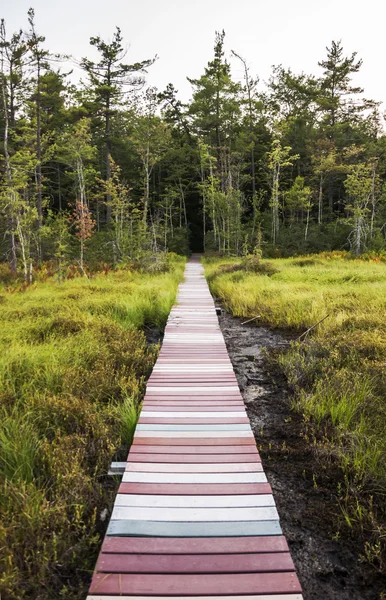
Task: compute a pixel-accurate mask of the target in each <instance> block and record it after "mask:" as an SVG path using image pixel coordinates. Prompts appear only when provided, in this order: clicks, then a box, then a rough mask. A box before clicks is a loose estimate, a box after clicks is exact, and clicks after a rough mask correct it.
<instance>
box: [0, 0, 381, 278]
mask: <svg viewBox="0 0 386 600" xmlns="http://www.w3.org/2000/svg"><path fill="white" fill-rule="evenodd" d="M0 38H1V39H0V51H1V57H0V66H1V79H0V83H1V103H0V134H1V148H0V186H1V187H0V211H1V215H2V218H1V222H0V240H1V246H0V248H1V256H2V258H3V259H5V260H6V261H7V262H8V263H9V265H10V267H11V269H12V270H13V271H14V272H15V271H16V269H17V268H18V267H19V266H20V268H22V269H23V271H24V277H25V279H26V280H27V281H29V280H31V279H33V273H32V269H33V265H35V264H37V263H40V262H41V261H42V260H46V259H51V260H54V261H55V265H56V270H57V271H58V273H59V274H60V272H61V270H62V269H63V268H64V266H65V264H66V263H68V262H70V261H74V260H75V259H76V260H77V261H78V262H79V265H80V268H81V269H83V268H84V264H85V261H86V263H87V262H90V261H91V260H93V261H101V260H103V261H105V262H109V263H113V262H114V263H118V262H120V261H122V260H125V259H127V258H128V257H130V258H138V257H141V256H142V255H143V254H146V253H149V252H152V253H157V252H159V251H160V250H165V249H166V248H168V249H169V250H170V251H177V252H180V253H185V252H187V251H188V245H189V241H190V247H191V248H192V249H193V250H200V249H203V248H204V249H206V250H211V249H212V250H219V251H222V252H227V253H236V254H246V253H248V251H251V250H252V249H254V248H256V247H257V248H258V249H261V248H263V249H264V251H265V253H267V254H271V255H289V254H291V253H302V252H308V251H311V250H312V251H321V250H324V249H327V250H330V249H342V248H345V249H348V250H351V251H354V252H355V253H357V254H360V253H362V252H363V251H364V250H365V249H372V250H375V251H379V250H382V249H383V248H384V247H385V227H384V223H385V216H386V208H385V202H384V200H385V189H384V180H385V175H386V161H385V152H384V149H385V139H386V138H385V136H384V134H383V130H382V119H381V116H380V113H379V105H378V104H377V103H376V102H374V101H370V100H367V99H365V98H364V96H363V90H362V89H361V88H360V87H355V86H354V85H353V83H352V78H353V76H354V75H355V76H356V77H357V73H358V72H359V71H360V68H361V64H362V63H361V60H359V59H358V58H357V57H356V53H355V52H354V53H353V54H349V55H347V54H346V53H345V51H344V49H343V47H342V45H341V43H340V42H334V41H333V42H332V43H331V45H330V46H329V47H328V48H327V50H326V56H325V57H324V58H323V57H321V61H320V63H319V71H320V76H319V77H315V76H311V75H306V74H304V73H301V74H296V73H293V72H292V71H291V70H290V69H285V68H283V67H282V66H280V65H279V66H276V67H274V68H273V72H272V76H271V78H270V79H269V81H268V83H267V84H266V85H265V86H259V85H258V79H257V78H254V77H252V76H251V74H250V72H249V69H248V63H247V61H246V60H245V59H244V58H242V57H240V56H239V55H238V54H237V52H236V51H232V57H233V58H232V60H233V61H235V64H238V65H240V67H242V69H243V72H244V77H243V81H242V82H241V83H240V82H239V81H236V80H235V78H234V76H233V74H232V72H231V66H230V62H229V61H228V60H227V59H226V57H225V34H224V32H222V33H217V34H216V39H215V46H214V56H213V58H212V59H211V60H210V61H209V62H208V64H207V66H206V67H205V69H204V73H203V75H202V76H201V77H199V78H198V79H189V81H190V83H191V85H192V99H191V101H190V102H189V103H187V104H184V103H182V102H181V101H180V100H179V99H178V93H177V91H176V90H175V89H174V87H173V85H172V84H169V85H168V86H167V88H166V90H164V91H159V90H156V89H153V88H146V84H145V75H146V72H147V71H148V69H151V66H152V63H153V60H154V59H153V58H151V57H150V58H149V57H145V60H143V61H142V62H139V63H136V64H130V63H129V62H127V57H126V51H125V44H124V41H123V39H122V35H121V31H120V29H119V28H117V29H116V31H115V33H114V34H113V37H112V39H111V41H104V40H102V39H101V38H100V37H93V38H91V40H90V44H91V46H92V47H93V49H94V51H95V49H96V50H97V52H98V54H99V58H98V59H97V60H96V61H91V60H90V59H88V58H87V57H84V58H82V59H81V60H78V61H77V62H78V65H79V66H80V67H81V68H82V69H83V72H84V80H83V81H81V82H79V83H77V84H76V85H75V84H74V83H73V82H72V79H71V65H72V64H73V60H74V59H72V58H71V57H66V56H57V55H53V54H52V53H50V52H49V50H48V49H46V47H45V40H44V37H43V36H42V35H40V34H39V33H38V32H37V30H36V25H35V15H34V11H33V10H32V9H31V10H30V11H29V12H28V24H27V27H26V29H25V30H24V29H23V30H20V31H18V32H16V33H14V34H11V35H10V34H9V33H8V32H7V31H6V26H5V23H4V22H2V25H1V31H0ZM316 67H317V66H316Z"/></svg>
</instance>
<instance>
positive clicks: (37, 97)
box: [28, 8, 49, 228]
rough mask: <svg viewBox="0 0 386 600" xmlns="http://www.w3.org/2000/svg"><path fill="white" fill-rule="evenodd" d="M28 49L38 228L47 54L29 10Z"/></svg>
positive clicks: (40, 216) (40, 214) (40, 224)
mask: <svg viewBox="0 0 386 600" xmlns="http://www.w3.org/2000/svg"><path fill="white" fill-rule="evenodd" d="M28 23H29V26H30V28H29V32H28V49H29V51H30V53H31V65H32V66H33V68H34V69H35V70H36V89H35V93H34V96H33V100H34V105H35V111H36V191H37V211H38V226H39V228H40V227H41V226H42V224H43V200H42V198H43V191H42V139H41V133H42V132H41V99H42V96H41V76H42V73H43V72H44V71H45V70H46V69H48V66H49V64H48V57H49V52H48V51H47V50H43V48H42V47H41V45H42V43H43V42H44V41H45V39H46V38H45V37H44V36H42V35H38V34H37V32H36V27H35V11H34V9H33V8H30V9H29V11H28Z"/></svg>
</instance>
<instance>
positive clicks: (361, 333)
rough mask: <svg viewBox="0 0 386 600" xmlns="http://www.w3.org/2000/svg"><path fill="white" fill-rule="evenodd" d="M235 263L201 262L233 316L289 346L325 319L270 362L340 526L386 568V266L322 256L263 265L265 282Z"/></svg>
mask: <svg viewBox="0 0 386 600" xmlns="http://www.w3.org/2000/svg"><path fill="white" fill-rule="evenodd" d="M237 262H238V260H237V259H213V258H212V259H209V260H205V259H204V264H205V269H206V275H207V278H208V281H209V284H210V287H211V291H212V292H213V294H214V295H215V296H217V297H218V298H219V299H220V300H221V301H222V303H223V304H224V306H225V307H226V309H227V310H229V311H230V312H232V314H234V315H236V316H239V317H243V318H246V319H248V318H252V317H255V316H256V315H259V321H258V323H259V324H263V325H268V326H270V327H277V328H283V329H286V330H292V331H293V333H294V337H295V338H296V337H298V336H299V335H300V334H301V333H303V332H305V331H306V330H307V329H308V328H309V327H311V326H312V325H314V324H316V323H317V322H318V321H320V320H321V319H322V318H323V317H325V316H326V315H329V316H328V318H327V319H325V320H324V321H323V322H322V323H320V325H318V326H317V327H316V328H315V329H313V330H312V331H311V332H310V333H309V334H308V335H307V336H305V337H304V338H302V339H301V340H299V341H294V342H293V343H292V344H291V345H290V348H289V349H288V350H287V351H285V352H284V353H279V354H278V355H277V356H275V357H271V359H270V360H273V361H274V362H275V363H276V364H277V365H279V366H280V368H281V370H282V371H283V372H284V373H285V375H286V377H287V380H288V382H289V384H290V385H291V387H292V389H293V391H294V395H293V404H294V407H295V408H296V410H298V411H300V412H302V413H303V415H304V418H305V421H306V422H307V423H308V426H309V427H311V428H313V430H314V432H315V436H316V438H317V439H319V440H320V439H323V440H324V443H326V444H327V445H328V447H329V452H330V454H331V456H333V457H334V460H337V462H338V464H339V465H340V467H341V469H342V473H343V478H344V481H345V482H346V487H345V493H343V494H341V496H342V498H344V506H345V508H344V512H345V521H346V522H347V523H348V522H350V514H351V517H352V519H351V521H352V522H353V523H354V522H355V523H357V524H358V523H360V524H361V527H365V526H366V527H367V530H368V531H370V532H374V536H375V537H376V539H375V542H374V544H380V545H381V552H380V553H377V561H378V563H379V564H380V565H381V566H382V568H383V569H385V570H386V527H385V525H384V524H385V518H386V507H385V501H384V498H385V496H386V368H385V367H386V263H385V262H384V261H382V260H380V259H379V258H377V257H372V256H369V258H368V259H366V260H363V259H362V260H360V259H352V257H351V256H350V255H348V254H345V253H331V254H329V253H324V254H320V255H313V256H308V257H301V258H292V259H273V260H272V259H270V261H269V262H270V263H272V264H273V265H274V267H275V268H276V269H277V271H276V272H275V273H273V274H272V275H270V276H265V275H262V274H261V273H260V274H253V273H249V272H247V271H245V270H244V271H243V270H240V269H236V270H234V269H232V266H233V265H234V264H235V263H236V264H237ZM262 262H263V263H264V261H262ZM373 495H374V498H375V497H376V498H377V501H375V499H373ZM358 507H359V508H358ZM350 511H351V512H350ZM380 557H381V558H380Z"/></svg>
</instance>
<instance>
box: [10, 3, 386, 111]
mask: <svg viewBox="0 0 386 600" xmlns="http://www.w3.org/2000/svg"><path fill="white" fill-rule="evenodd" d="M30 6H32V7H33V8H34V9H35V16H36V25H37V31H38V33H40V34H41V35H45V36H46V48H47V49H49V50H50V51H51V52H54V53H56V52H58V53H62V54H71V55H72V56H74V57H75V58H76V59H80V58H81V57H83V56H87V57H89V58H91V59H93V58H94V59H95V58H96V57H97V56H96V54H95V52H96V51H95V49H94V48H92V47H90V45H89V38H90V36H95V35H100V36H101V37H102V38H103V39H105V40H109V39H111V37H112V34H113V32H114V30H115V26H117V25H118V26H119V27H120V28H121V30H122V35H123V37H124V43H125V45H127V47H128V53H127V57H126V61H127V62H128V63H131V62H135V61H140V60H144V59H147V58H152V57H154V56H155V55H157V56H158V59H157V61H156V62H155V64H154V65H153V66H151V67H150V68H149V73H148V78H147V81H148V84H149V85H151V86H155V87H157V88H158V89H159V90H160V91H161V90H163V89H164V88H165V87H166V85H167V84H168V83H169V82H171V83H173V84H174V86H175V88H176V89H177V90H179V97H180V98H181V99H182V100H183V101H187V100H189V98H190V97H191V86H190V84H189V82H188V81H187V79H186V77H187V76H188V77H190V78H197V77H199V76H200V75H201V74H202V73H203V71H204V68H205V66H206V64H207V62H208V61H209V60H211V58H212V56H213V44H214V36H215V31H221V30H222V29H224V30H225V32H226V39H225V49H226V55H227V58H228V59H230V62H231V64H232V72H233V75H234V78H235V79H238V80H241V79H242V69H241V64H240V63H239V62H238V61H236V60H235V59H231V50H235V51H236V52H237V53H238V54H239V55H241V56H243V57H244V58H245V59H246V60H247V62H248V64H249V67H250V73H251V75H253V76H256V75H258V76H259V78H260V80H261V82H264V81H267V80H268V78H269V75H270V72H271V66H272V65H278V64H282V65H283V66H284V67H291V69H292V71H293V72H294V73H301V72H305V73H308V74H314V75H319V74H320V73H321V69H320V67H318V61H320V60H323V58H324V57H325V55H326V50H325V48H326V46H327V45H329V44H330V43H331V40H333V39H334V40H342V43H343V47H344V49H345V53H346V54H347V55H348V54H351V53H352V52H354V51H357V52H358V57H359V58H362V59H363V66H362V69H361V71H360V73H359V74H358V75H356V78H355V80H354V82H355V84H356V85H358V84H359V85H361V86H362V87H363V88H365V96H366V97H367V98H372V99H374V100H378V101H382V102H384V101H386V77H385V57H386V52H385V46H386V41H385V37H384V35H385V34H384V27H385V26H384V23H385V17H386V5H385V3H384V1H383V0H367V1H366V2H363V0H360V1H359V0H271V1H270V2H269V1H268V0H265V1H263V0H159V1H156V0H110V1H108V0H103V1H102V0H60V1H58V0H0V17H2V18H4V19H5V21H6V25H7V30H8V32H9V33H11V32H13V31H15V30H17V29H19V28H26V27H27V10H28V8H30ZM76 76H77V71H76V69H75V71H74V77H76ZM78 76H79V72H78Z"/></svg>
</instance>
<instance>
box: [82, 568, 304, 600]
mask: <svg viewBox="0 0 386 600" xmlns="http://www.w3.org/2000/svg"><path fill="white" fill-rule="evenodd" d="M160 590H162V593H163V595H165V596H186V595H192V596H196V595H202V594H206V595H209V596H210V595H216V594H220V595H221V594H283V593H295V592H296V593H300V592H301V588H300V584H299V581H298V579H297V577H296V575H295V573H293V572H290V573H248V574H245V573H232V574H222V575H217V574H216V575H213V574H210V575H205V574H204V575H200V576H197V575H180V574H172V575H164V574H162V575H158V574H157V575H155V574H154V575H152V574H138V575H137V574H136V575H128V574H111V575H110V574H105V573H100V574H99V573H97V574H95V575H94V577H93V581H92V583H91V588H90V593H91V594H94V593H99V594H117V595H119V594H120V595H122V594H130V595H134V594H138V595H144V596H149V595H152V596H154V595H157V593H159V591H160Z"/></svg>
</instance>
